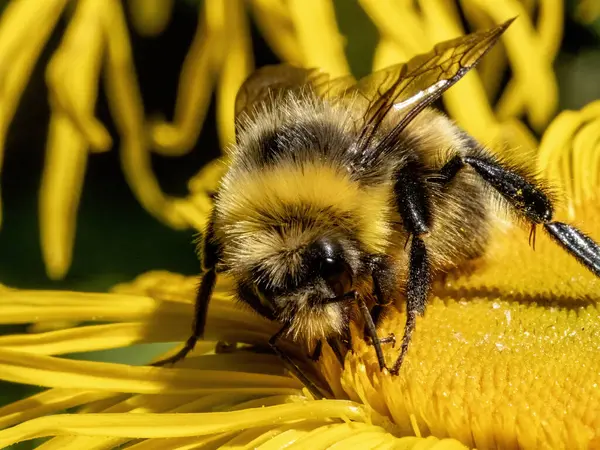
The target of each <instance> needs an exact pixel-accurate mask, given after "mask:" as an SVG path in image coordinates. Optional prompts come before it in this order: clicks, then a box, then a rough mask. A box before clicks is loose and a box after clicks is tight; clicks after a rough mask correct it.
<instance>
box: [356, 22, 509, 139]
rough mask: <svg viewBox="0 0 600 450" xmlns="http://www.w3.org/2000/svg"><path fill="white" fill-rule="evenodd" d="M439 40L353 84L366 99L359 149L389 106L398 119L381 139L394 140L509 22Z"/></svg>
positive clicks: (470, 67) (471, 63) (480, 56)
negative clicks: (427, 50)
mask: <svg viewBox="0 0 600 450" xmlns="http://www.w3.org/2000/svg"><path fill="white" fill-rule="evenodd" d="M513 20H514V18H513V19H510V20H507V21H506V22H504V23H503V24H501V25H498V26H496V27H494V28H491V29H488V30H483V31H478V32H475V33H471V34H468V35H466V36H461V37H459V38H456V39H452V40H449V41H445V42H441V43H439V44H437V45H436V46H435V47H434V48H433V50H431V51H430V52H428V53H424V54H421V55H417V56H415V57H414V58H412V59H410V60H409V61H408V62H406V63H402V64H397V65H395V66H391V67H388V68H385V69H382V70H379V71H377V72H374V73H372V74H370V75H368V76H366V77H364V78H362V79H360V80H359V81H358V83H357V86H356V87H357V90H358V91H359V93H360V94H361V95H362V96H363V97H365V98H366V100H367V102H368V106H367V110H366V114H365V118H364V127H363V130H362V132H361V135H360V138H359V145H360V147H359V148H363V149H366V148H368V147H369V144H370V143H371V140H372V139H373V137H374V136H375V134H376V132H377V129H378V127H379V125H380V124H381V122H382V121H383V119H384V117H385V116H386V114H387V113H388V112H389V110H390V109H391V108H392V107H393V108H394V109H395V110H397V111H398V112H400V113H401V114H402V118H401V119H400V120H399V122H398V124H396V125H395V127H394V129H393V130H392V132H391V133H390V134H388V135H387V136H386V137H385V139H386V140H387V139H388V138H389V139H390V140H392V139H394V140H395V139H396V138H397V136H398V134H399V133H400V132H401V131H402V130H403V129H404V128H405V127H406V125H407V124H408V123H409V122H410V121H411V120H412V119H413V118H414V117H415V116H416V115H417V114H418V113H419V112H420V111H422V110H423V109H424V108H425V107H426V106H428V105H430V104H431V103H433V102H434V101H435V100H437V99H438V98H439V97H440V96H441V95H442V94H443V93H444V92H445V91H446V90H447V89H448V88H450V87H451V86H452V85H454V83H456V82H457V81H458V80H460V79H461V78H462V77H463V76H464V75H465V74H466V73H467V72H468V71H469V70H471V69H472V68H473V67H475V65H476V64H477V63H478V62H479V60H480V59H481V58H482V57H483V56H484V55H485V54H486V53H487V51H488V50H490V48H492V47H493V46H494V44H496V42H497V41H498V39H499V38H500V36H501V35H502V33H504V31H505V30H506V29H507V28H508V26H509V25H510V24H511V23H512V22H513Z"/></svg>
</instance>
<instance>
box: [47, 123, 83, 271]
mask: <svg viewBox="0 0 600 450" xmlns="http://www.w3.org/2000/svg"><path fill="white" fill-rule="evenodd" d="M46 145H47V148H46V161H45V163H44V173H43V174H42V185H41V187H40V236H41V244H42V255H43V258H44V263H45V265H46V273H47V274H48V276H49V277H50V278H52V279H60V278H63V277H64V276H65V274H66V272H67V270H68V269H69V267H70V265H71V258H72V253H73V244H74V241H75V228H76V223H77V207H78V205H79V197H80V196H81V190H82V188H83V178H84V175H85V169H86V166H87V159H88V144H87V142H86V140H85V139H84V138H83V136H82V135H81V133H80V132H79V130H78V129H77V128H76V127H75V126H74V125H73V122H72V121H71V120H70V118H69V117H68V116H67V115H66V114H64V113H62V112H55V113H54V114H53V115H52V117H51V119H50V125H49V130H48V140H47V144H46Z"/></svg>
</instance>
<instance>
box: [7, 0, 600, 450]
mask: <svg viewBox="0 0 600 450" xmlns="http://www.w3.org/2000/svg"><path fill="white" fill-rule="evenodd" d="M6 3H7V2H6V1H3V2H0V7H2V8H3V7H4V6H5V5H6ZM574 5H575V0H570V1H567V8H566V13H565V38H564V40H563V44H562V48H561V53H560V55H559V57H558V59H557V62H556V70H557V74H558V77H559V84H560V91H561V98H560V109H565V108H570V109H576V108H580V107H581V106H583V105H584V104H586V103H587V102H589V101H591V100H594V99H599V98H600V83H599V82H598V80H599V79H600V20H599V21H596V22H595V23H593V24H591V25H589V26H583V25H581V24H579V23H577V22H576V21H575V20H574V18H573V11H574ZM198 7H199V1H198V0H178V1H176V3H175V10H174V12H173V14H172V18H171V22H170V24H169V26H168V28H167V29H166V30H165V31H164V32H163V33H162V34H161V35H160V36H159V37H156V38H143V39H142V38H140V37H138V36H136V34H135V33H134V32H133V31H131V39H132V44H133V48H134V55H135V63H136V67H137V72H138V78H139V83H140V86H141V90H142V94H143V98H144V103H145V108H146V112H147V114H148V115H151V116H154V115H160V116H164V117H165V118H167V119H169V118H170V117H171V116H172V113H173V106H174V99H175V93H176V89H177V82H178V77H179V72H180V69H181V64H182V62H183V59H184V57H185V55H186V52H187V50H188V47H189V44H190V42H191V40H192V37H193V35H194V32H195V29H196V25H197V17H198ZM336 8H337V14H338V23H339V26H340V28H341V30H342V32H343V33H344V34H346V35H347V38H348V47H347V53H348V57H349V60H350V63H351V67H352V69H353V71H354V72H355V74H356V75H364V74H365V73H367V72H368V71H369V67H370V61H371V54H372V51H373V49H374V47H375V44H376V40H377V31H376V29H375V27H374V26H373V25H372V24H371V23H370V22H369V21H368V19H367V18H366V16H365V15H364V12H363V11H362V9H360V7H359V6H358V4H357V2H355V1H345V0H338V1H336ZM65 26H66V20H64V19H63V20H62V21H60V22H59V26H58V27H57V28H56V29H55V31H54V33H53V35H52V37H51V39H50V40H49V43H48V45H47V46H46V48H45V50H44V52H43V53H42V56H41V57H40V59H39V61H38V63H37V65H36V68H35V70H34V73H33V76H32V78H31V82H30V83H29V85H28V87H27V89H26V91H25V93H24V96H23V99H22V101H21V104H20V107H19V109H18V111H17V114H16V117H15V119H14V122H13V124H12V127H11V129H10V132H9V135H8V139H7V143H6V158H5V163H4V168H3V170H2V174H1V184H2V199H3V216H4V221H3V225H2V229H1V230H0V283H3V284H6V285H8V286H11V287H19V288H53V289H75V290H82V291H104V290H106V289H108V288H109V287H111V286H113V285H114V284H116V283H119V282H122V281H127V280H131V279H132V278H134V277H136V276H137V275H139V274H140V273H143V272H145V271H148V270H156V269H162V270H169V271H174V272H179V273H183V274H196V273H197V272H198V269H199V264H198V261H197V259H196V256H195V251H194V247H193V244H192V240H193V233H192V231H191V230H190V231H174V230H172V229H170V228H168V227H167V226H164V225H162V224H161V223H159V222H157V221H156V220H155V219H154V218H153V217H151V216H150V215H149V214H148V213H146V211H145V210H144V209H142V207H141V206H140V205H139V204H138V203H137V201H136V200H135V199H134V197H133V195H132V193H131V191H130V189H129V187H128V186H127V184H126V183H125V180H124V178H123V175H122V173H121V170H120V163H119V158H118V152H117V151H116V150H113V151H111V152H108V153H103V154H94V155H91V156H90V159H89V166H88V169H87V173H86V178H85V185H84V190H83V195H82V199H81V204H80V209H79V214H78V223H77V235H76V243H75V249H74V257H73V264H72V266H71V269H70V270H69V272H68V275H67V277H66V278H65V279H64V280H62V281H50V280H49V279H48V278H47V277H46V274H45V270H44V267H43V263H42V259H41V250H40V243H39V228H38V189H39V185H40V179H41V171H42V167H43V163H44V141H45V139H46V131H47V126H48V118H49V105H48V92H47V88H46V85H45V80H44V71H45V67H46V65H47V63H48V60H49V58H50V56H51V55H52V53H53V51H54V49H55V48H56V47H57V45H58V44H59V42H60V38H61V35H62V33H63V32H64V30H65ZM253 46H254V58H255V62H256V65H257V66H260V65H264V64H269V63H275V62H277V58H276V57H275V56H274V55H273V53H272V52H271V51H270V50H269V48H268V47H267V46H266V44H265V43H264V41H263V40H262V38H261V37H260V35H259V34H258V32H256V30H253ZM96 109H97V116H98V117H99V118H100V120H101V121H102V122H103V123H105V124H107V126H108V127H109V129H110V131H111V134H112V136H113V139H114V140H115V143H116V144H118V136H117V134H116V133H115V130H114V126H113V124H112V122H111V118H110V115H109V113H108V108H107V104H106V100H105V98H104V94H103V92H102V91H101V93H100V96H99V101H98V104H97V108H96ZM219 153H220V150H219V148H218V140H217V133H216V127H215V111H214V105H213V106H212V107H211V110H210V112H209V115H208V118H207V121H206V123H205V126H204V129H203V132H202V135H201V137H200V139H199V141H198V144H197V145H196V147H195V148H194V150H193V151H192V152H191V153H190V154H188V155H186V156H183V157H176V158H165V157H160V156H153V163H154V169H155V172H156V174H157V177H158V179H159V181H160V183H161V186H162V188H163V190H164V191H165V192H166V193H168V194H171V195H179V196H184V195H185V194H186V189H187V188H186V183H187V180H188V179H189V178H190V177H191V176H192V175H193V174H194V173H196V172H197V171H198V169H199V168H200V167H201V166H202V165H203V164H205V163H206V162H207V161H210V160H211V159H213V158H215V157H217V156H218V155H219ZM23 329H24V328H23V327H4V328H3V329H2V330H0V332H2V333H11V332H22V331H23ZM155 352H156V349H153V350H149V353H144V352H142V353H140V350H139V349H135V350H133V349H124V350H122V351H119V352H105V354H94V355H89V354H88V355H86V356H85V357H86V358H96V359H111V360H119V359H122V358H124V359H127V360H128V361H129V362H131V359H132V357H133V355H134V354H135V355H136V362H138V363H141V362H143V360H144V358H147V356H144V355H148V354H150V353H155ZM33 391H35V389H34V388H31V387H24V386H15V385H9V384H3V385H0V404H4V403H7V402H10V401H13V400H15V399H18V398H22V397H23V396H24V395H28V394H30V393H32V392H33ZM32 445H33V443H25V444H23V446H19V448H31V446H32Z"/></svg>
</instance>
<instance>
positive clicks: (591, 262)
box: [544, 222, 600, 277]
mask: <svg viewBox="0 0 600 450" xmlns="http://www.w3.org/2000/svg"><path fill="white" fill-rule="evenodd" d="M544 228H545V229H546V231H547V232H548V234H550V237H552V239H554V240H555V241H556V242H558V243H559V244H560V245H562V246H563V247H564V248H565V249H566V250H567V251H568V252H569V253H570V254H571V255H573V256H574V257H575V258H577V260H578V261H579V262H580V263H581V264H583V265H584V266H586V267H587V268H588V269H589V270H591V271H592V272H594V273H595V274H596V275H597V276H599V277H600V246H599V245H598V243H597V242H595V241H594V240H593V239H592V238H590V237H588V236H586V235H585V234H583V233H582V232H581V231H579V230H578V229H577V228H575V227H573V226H571V225H567V224H566V223H561V222H552V223H548V224H545V225H544Z"/></svg>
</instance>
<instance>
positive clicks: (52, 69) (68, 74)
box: [46, 0, 112, 151]
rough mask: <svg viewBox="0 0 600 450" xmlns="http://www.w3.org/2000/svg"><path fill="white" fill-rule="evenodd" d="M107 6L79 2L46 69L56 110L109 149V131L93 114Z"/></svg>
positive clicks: (102, 148) (90, 141) (95, 145)
mask: <svg viewBox="0 0 600 450" xmlns="http://www.w3.org/2000/svg"><path fill="white" fill-rule="evenodd" d="M104 5H105V2H103V1H101V0H83V1H81V2H80V3H79V4H78V6H77V8H76V9H75V13H74V15H73V17H72V18H71V21H70V22H69V26H68V28H67V31H66V32H65V35H64V37H63V40H62V42H61V44H60V46H59V48H58V50H57V51H56V52H55V53H54V55H53V56H52V59H51V61H50V63H49V64H48V67H47V68H46V81H47V83H48V88H49V90H50V97H51V100H52V101H51V105H52V107H53V110H57V109H60V110H61V111H63V112H64V113H66V114H67V115H68V116H69V118H70V119H71V120H72V122H73V125H74V126H76V128H77V129H78V130H79V131H80V132H81V134H82V135H83V137H84V139H85V140H86V141H87V143H88V144H89V145H90V146H91V147H92V149H94V150H97V151H106V150H109V149H110V147H111V145H112V142H111V138H110V135H109V134H108V131H107V130H106V128H104V126H103V125H102V124H101V123H100V122H99V121H98V120H97V119H96V118H95V117H94V108H95V106H96V98H97V93H98V81H99V77H100V67H101V64H102V58H103V56H104V48H105V36H104V29H103V28H104V27H103V15H104V14H105V10H104Z"/></svg>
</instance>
